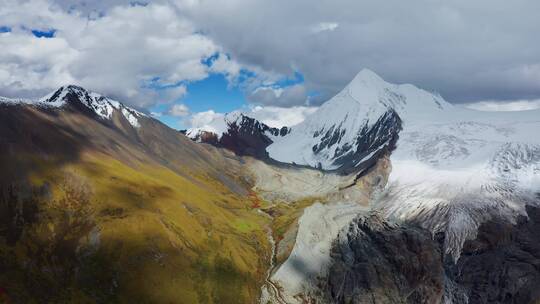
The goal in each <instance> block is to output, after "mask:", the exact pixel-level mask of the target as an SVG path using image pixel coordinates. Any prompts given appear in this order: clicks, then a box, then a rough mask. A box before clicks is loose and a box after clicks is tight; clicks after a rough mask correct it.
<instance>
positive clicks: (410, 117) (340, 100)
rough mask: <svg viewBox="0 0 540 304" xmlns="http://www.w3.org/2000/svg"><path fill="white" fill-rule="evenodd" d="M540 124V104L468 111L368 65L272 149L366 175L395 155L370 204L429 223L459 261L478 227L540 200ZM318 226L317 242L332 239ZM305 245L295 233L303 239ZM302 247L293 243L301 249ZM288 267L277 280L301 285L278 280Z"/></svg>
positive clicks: (514, 215) (294, 159)
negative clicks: (521, 108) (389, 78)
mask: <svg viewBox="0 0 540 304" xmlns="http://www.w3.org/2000/svg"><path fill="white" fill-rule="evenodd" d="M539 131H540V111H537V110H534V111H523V112H481V111H475V110H471V109H466V108H464V107H461V106H457V105H452V104H450V103H448V102H446V101H445V100H444V99H443V98H442V97H441V96H439V95H437V94H433V93H430V92H428V91H425V90H422V89H419V88H417V87H415V86H413V85H409V84H402V85H397V84H391V83H388V82H386V81H384V80H383V79H381V78H380V77H379V76H377V75H376V74H375V73H373V72H371V71H369V70H363V71H361V72H360V73H359V74H358V75H357V76H356V77H355V78H354V79H353V80H352V81H351V82H350V83H349V84H348V85H347V86H346V87H345V88H344V89H343V90H342V91H341V92H340V93H339V94H337V95H336V96H335V97H333V98H332V99H330V100H328V101H327V102H326V103H324V104H323V105H322V106H321V107H320V108H319V109H318V110H317V111H316V112H315V113H314V114H312V115H310V116H309V117H308V118H307V119H306V120H305V121H304V122H302V123H301V124H299V125H297V126H295V127H294V128H292V129H291V131H290V133H289V134H287V135H285V136H283V137H280V138H276V139H275V141H274V142H273V143H272V144H271V145H270V146H269V147H268V148H267V151H268V153H269V156H270V157H271V158H274V159H276V160H278V161H281V162H286V163H295V164H300V165H307V166H311V167H314V168H320V169H322V170H328V171H338V172H341V173H344V174H349V173H354V172H356V174H357V173H358V172H360V173H361V172H362V171H363V170H367V169H369V168H370V166H371V165H372V164H373V163H374V162H376V161H377V160H378V159H380V158H381V157H383V156H384V157H389V159H390V163H391V170H390V173H389V177H388V182H387V184H386V186H385V187H384V189H383V191H382V192H381V193H379V194H378V195H376V197H374V198H373V199H372V201H371V203H370V207H371V210H373V211H374V212H377V213H378V214H380V215H382V216H383V217H384V220H388V221H390V222H395V223H402V224H404V225H413V226H420V227H422V228H424V229H426V230H428V231H429V232H430V233H431V236H432V238H433V239H434V240H435V241H436V242H440V245H441V250H442V251H441V255H442V256H443V257H444V259H445V261H447V262H448V263H450V264H453V263H456V262H457V261H458V260H459V258H460V255H461V253H462V250H463V247H464V244H465V242H466V241H467V240H470V241H472V240H475V239H476V237H477V236H478V234H479V230H478V229H479V227H481V226H482V225H484V224H486V223H488V222H490V221H501V222H504V223H507V224H509V225H514V224H516V223H521V222H520V221H521V220H520V219H522V218H523V217H521V216H525V217H526V216H527V210H528V207H527V206H528V205H533V206H538V205H539V194H538V193H540V136H538V135H537V134H536V133H538V132H539ZM328 208H331V205H330V207H328ZM329 214H330V213H329ZM303 222H305V221H302V219H301V220H300V224H302V223H303ZM353 224H354V223H353ZM351 225H352V224H351ZM349 226H350V224H349V223H348V222H347V223H344V224H343V227H342V229H341V232H339V236H338V238H336V239H335V240H334V241H333V242H339V239H350V238H354V236H352V235H348V236H347V237H345V235H346V234H347V233H349V234H350V233H352V232H351V231H353V232H354V231H355V229H352V230H351V228H350V227H349ZM351 227H352V226H351ZM392 229H393V228H392ZM398 229H401V228H398ZM300 230H302V227H300ZM312 233H313V234H314V236H313V238H314V239H321V240H324V241H328V240H326V239H325V238H321V237H318V236H316V234H317V233H318V232H317V231H313V232H312ZM483 233H484V234H485V233H486V232H485V231H484V232H483ZM304 243H305V240H304V241H298V240H297V244H298V246H302V244H304ZM336 244H337V243H336ZM295 246H297V245H295ZM347 246H349V245H347ZM347 246H345V247H347ZM365 246H368V245H365ZM304 247H305V246H304ZM347 248H349V247H347ZM301 250H302V248H296V247H295V249H293V252H301ZM350 250H353V251H354V250H355V249H354V248H350ZM433 254H436V253H435V252H434V253H433ZM344 256H347V254H344ZM294 259H295V261H288V262H286V263H285V264H284V266H283V267H289V266H288V265H289V264H290V263H292V262H296V263H299V262H298V260H299V259H301V257H300V255H298V254H297V255H295V256H294ZM302 262H305V263H309V262H310V261H309V258H308V259H306V260H305V261H302ZM445 263H446V262H445ZM285 270H286V269H285V268H284V270H282V271H280V270H278V271H277V272H276V276H275V277H274V279H276V280H277V283H278V284H282V285H284V286H285V285H286V286H297V285H298V282H292V281H290V280H291V279H287V278H285V277H284V276H281V277H280V275H279V274H282V273H284V271H285ZM324 272H325V270H322V273H321V274H322V276H323V277H324ZM323 281H324V278H323ZM442 281H445V284H449V285H445V296H452V293H453V291H451V289H452V288H454V287H455V286H454V287H452V286H453V285H452V284H454V283H453V282H454V281H452V279H449V280H446V279H444V280H442ZM442 281H441V282H442ZM295 284H297V285H295ZM309 284H311V286H314V285H316V284H317V283H316V282H311V283H309ZM456 286H457V285H456ZM348 287H351V286H350V285H349V286H348ZM456 288H457V287H456ZM296 291H297V290H295V292H296ZM310 293H311V294H313V291H310ZM441 295H442V293H441ZM448 303H452V301H449V302H448ZM454 303H462V302H459V301H454ZM463 303H465V302H463Z"/></svg>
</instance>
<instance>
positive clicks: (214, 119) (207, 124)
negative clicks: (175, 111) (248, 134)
mask: <svg viewBox="0 0 540 304" xmlns="http://www.w3.org/2000/svg"><path fill="white" fill-rule="evenodd" d="M316 110H317V108H316V107H303V106H296V107H288V108H282V107H262V106H256V107H252V108H248V109H240V110H237V111H234V112H238V113H243V114H244V115H246V116H248V117H251V118H255V119H257V120H259V121H260V122H263V123H265V124H267V125H268V126H270V127H275V128H281V127H283V126H287V127H292V126H295V125H297V124H299V123H301V122H302V121H304V119H306V117H307V116H308V115H310V114H312V113H313V112H315V111H316ZM225 116H226V114H225V113H218V112H215V111H213V110H209V111H205V112H198V113H194V114H193V115H191V117H190V118H189V119H187V120H186V121H187V128H188V129H189V130H191V131H193V132H197V131H200V130H203V131H208V132H213V133H216V134H222V133H223V132H225V131H226V130H227V123H226V122H225Z"/></svg>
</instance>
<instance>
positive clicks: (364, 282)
mask: <svg viewBox="0 0 540 304" xmlns="http://www.w3.org/2000/svg"><path fill="white" fill-rule="evenodd" d="M331 255H332V258H333V261H334V262H333V264H332V265H331V266H330V269H329V273H328V279H327V281H326V287H325V289H326V290H325V291H324V293H325V294H326V295H325V297H326V300H327V301H328V302H329V303H358V304H359V303H440V302H441V300H442V297H443V291H444V269H443V264H442V261H441V253H440V251H439V247H438V245H437V244H436V243H435V242H433V241H432V239H431V235H430V234H429V233H428V232H427V231H425V230H422V229H420V228H416V227H411V226H404V225H403V226H400V225H391V224H389V223H387V222H385V221H384V220H382V219H381V218H380V217H379V216H378V215H375V214H371V215H368V216H367V217H365V216H359V217H358V218H356V219H355V220H354V221H353V222H352V223H351V225H350V227H349V230H348V231H347V232H346V233H341V234H340V236H339V238H338V240H337V241H336V243H335V244H334V246H333V249H332V253H331Z"/></svg>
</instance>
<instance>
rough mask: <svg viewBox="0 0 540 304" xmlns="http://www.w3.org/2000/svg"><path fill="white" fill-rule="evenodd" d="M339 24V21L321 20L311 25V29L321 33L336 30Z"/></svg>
mask: <svg viewBox="0 0 540 304" xmlns="http://www.w3.org/2000/svg"><path fill="white" fill-rule="evenodd" d="M338 26H339V23H337V22H321V23H318V24H316V25H314V26H312V27H311V31H312V32H313V33H320V32H326V31H329V32H331V31H334V30H335V29H337V28H338Z"/></svg>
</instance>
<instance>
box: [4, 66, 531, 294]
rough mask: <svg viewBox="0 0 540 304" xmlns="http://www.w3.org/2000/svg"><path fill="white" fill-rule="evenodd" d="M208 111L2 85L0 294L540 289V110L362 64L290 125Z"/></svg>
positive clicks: (73, 89) (74, 90)
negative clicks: (212, 116)
mask: <svg viewBox="0 0 540 304" xmlns="http://www.w3.org/2000/svg"><path fill="white" fill-rule="evenodd" d="M220 124H221V125H222V128H220V130H221V131H220V132H219V133H215V132H213V131H215V129H214V130H204V129H190V130H187V131H186V132H185V134H184V133H182V132H179V131H176V130H173V129H171V128H169V127H167V126H166V125H164V124H162V123H161V122H159V121H157V120H155V119H154V118H152V117H150V116H147V115H145V114H143V113H141V112H139V111H136V110H135V109H132V108H130V107H128V106H125V105H124V104H122V103H121V102H118V101H114V100H112V99H110V98H108V97H106V96H102V95H100V94H97V93H93V92H90V91H88V90H86V89H84V88H81V87H79V86H73V85H71V86H64V87H61V88H59V89H58V90H56V91H54V92H53V93H51V94H49V95H48V96H46V97H43V98H40V99H37V100H28V99H9V98H0V165H1V168H2V172H0V270H1V271H0V288H1V289H0V291H2V290H5V291H4V293H5V296H6V297H8V298H9V301H11V302H14V303H27V302H40V301H45V302H96V303H109V302H133V301H140V302H151V303H170V302H171V303H254V302H257V301H260V302H261V303H268V302H270V303H456V304H458V303H459V304H461V303H537V301H538V300H539V299H540V291H538V288H536V287H537V286H539V285H540V268H539V267H538V265H540V247H539V245H538V244H540V239H539V238H538V234H537V233H535V231H536V230H537V227H538V225H539V223H540V217H539V216H538V215H539V214H540V211H539V210H540V209H539V204H540V194H539V193H540V137H538V136H536V132H537V131H539V130H540V111H536V110H535V111H524V112H510V113H509V112H504V113H499V112H497V113H495V112H478V111H474V110H470V109H465V108H462V107H459V106H456V105H452V104H450V103H448V102H446V101H445V100H444V99H443V98H442V97H441V96H439V95H438V94H434V93H430V92H428V91H425V90H422V89H419V88H417V87H415V86H413V85H409V84H400V85H397V84H391V83H388V82H386V81H384V80H383V79H381V78H380V77H379V76H378V75H377V74H375V73H374V72H372V71H369V70H362V71H360V72H359V73H358V74H357V76H356V77H355V78H354V79H353V80H352V81H351V82H350V83H349V84H348V85H347V86H346V87H345V88H344V89H343V90H342V91H341V92H340V93H338V94H337V95H336V96H335V97H333V98H331V99H330V100H328V101H327V102H325V103H324V104H323V105H322V106H321V107H320V108H319V109H318V110H317V111H316V112H315V113H313V114H311V115H310V116H308V117H307V118H306V119H305V120H304V121H303V122H302V123H300V124H298V125H295V126H292V127H287V126H284V127H282V128H272V127H269V126H267V125H266V124H264V123H262V122H260V121H257V120H256V119H254V118H251V117H248V116H246V115H244V114H241V113H236V112H235V113H230V114H227V115H225V117H224V121H223V122H220ZM186 136H187V137H186ZM1 296H3V295H2V293H0V299H1Z"/></svg>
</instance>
